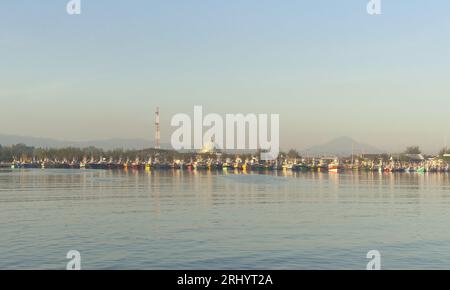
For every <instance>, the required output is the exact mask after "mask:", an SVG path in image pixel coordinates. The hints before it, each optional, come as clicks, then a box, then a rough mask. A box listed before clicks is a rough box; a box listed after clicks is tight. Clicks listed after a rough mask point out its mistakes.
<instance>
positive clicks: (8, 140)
mask: <svg viewBox="0 0 450 290" xmlns="http://www.w3.org/2000/svg"><path fill="white" fill-rule="evenodd" d="M20 143H22V144H25V145H28V146H34V147H41V148H63V147H78V148H85V147H89V146H94V147H97V148H101V149H104V150H111V149H146V148H151V147H154V142H153V141H150V140H146V139H139V138H135V139H122V138H111V139H105V140H92V141H62V140H56V139H51V138H38V137H29V136H16V135H6V134H0V145H3V146H7V145H14V144H20ZM161 147H162V148H168V146H167V145H166V144H162V145H161Z"/></svg>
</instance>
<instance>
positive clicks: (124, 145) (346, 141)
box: [0, 134, 386, 156]
mask: <svg viewBox="0 0 450 290" xmlns="http://www.w3.org/2000/svg"><path fill="white" fill-rule="evenodd" d="M14 144H25V145H28V146H34V147H41V148H64V147H77V148H85V147H89V146H94V147H97V148H101V149H104V150H111V149H146V148H152V147H154V142H153V141H151V140H147V139H140V138H134V139H124V138H111V139H104V140H92V141H66V140H57V139H51V138H39V137H30V136H17V135H7V134H0V145H3V146H8V145H14ZM170 147H171V146H170V145H169V144H165V143H163V144H161V148H163V149H169V148H170ZM352 149H353V153H354V154H361V153H374V154H377V153H385V152H386V151H384V150H381V149H379V148H376V147H373V146H371V145H367V144H364V143H359V142H357V141H355V140H353V139H352V138H349V137H339V138H336V139H333V140H331V141H329V142H327V143H325V144H320V145H316V146H313V147H310V148H308V149H306V150H302V151H300V153H301V154H303V155H337V156H349V155H351V154H352Z"/></svg>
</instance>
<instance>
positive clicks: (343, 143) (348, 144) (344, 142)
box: [302, 137, 385, 156]
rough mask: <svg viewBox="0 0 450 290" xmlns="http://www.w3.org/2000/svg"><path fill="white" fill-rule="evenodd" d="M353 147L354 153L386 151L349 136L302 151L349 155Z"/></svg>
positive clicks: (310, 153)
mask: <svg viewBox="0 0 450 290" xmlns="http://www.w3.org/2000/svg"><path fill="white" fill-rule="evenodd" d="M352 148H353V153H354V154H362V153H365V154H380V153H385V151H383V150H380V149H378V148H376V147H373V146H371V145H367V144H363V143H359V142H356V141H355V140H353V139H352V138H349V137H339V138H336V139H333V140H331V141H330V142H328V143H325V144H321V145H316V146H313V147H311V148H309V149H307V150H304V151H302V153H303V154H307V155H337V156H349V155H351V154H352Z"/></svg>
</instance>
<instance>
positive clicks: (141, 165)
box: [10, 157, 450, 173]
mask: <svg viewBox="0 0 450 290" xmlns="http://www.w3.org/2000/svg"><path fill="white" fill-rule="evenodd" d="M10 166H11V168H43V169H45V168H54V169H109V170H127V169H132V170H152V169H153V170H169V169H177V170H184V169H189V170H242V171H275V170H291V171H305V172H306V171H316V172H329V173H339V172H343V171H370V172H380V173H383V172H405V173H411V172H418V173H424V172H450V166H449V164H435V163H432V162H427V161H424V162H419V163H409V162H383V161H380V162H378V163H375V162H359V161H358V160H356V161H353V160H352V161H351V162H349V161H344V162H342V161H340V160H339V159H337V158H320V159H314V158H313V159H310V160H305V159H301V160H297V159H292V160H289V159H285V160H274V161H260V160H258V159H257V158H251V159H245V160H242V159H241V158H239V157H237V158H235V159H230V158H226V159H225V160H221V159H202V158H198V159H196V160H195V161H194V160H189V161H184V160H174V161H170V162H169V161H165V160H164V161H161V160H159V159H158V158H149V159H148V160H147V161H141V160H140V159H139V158H136V159H135V160H134V161H130V160H125V161H123V160H121V159H118V160H114V159H113V158H109V159H105V158H100V159H98V160H95V159H94V158H91V159H90V160H89V161H88V160H86V159H84V160H82V161H77V160H72V161H70V162H69V161H67V160H62V161H59V160H48V159H46V160H41V161H36V160H33V161H15V160H14V161H13V162H12V163H11V165H10Z"/></svg>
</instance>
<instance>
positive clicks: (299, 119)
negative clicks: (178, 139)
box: [0, 0, 450, 149]
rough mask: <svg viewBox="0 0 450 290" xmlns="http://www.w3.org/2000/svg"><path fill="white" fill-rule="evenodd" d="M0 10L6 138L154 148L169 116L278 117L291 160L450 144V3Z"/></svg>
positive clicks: (3, 5) (166, 2) (24, 6)
mask: <svg viewBox="0 0 450 290" xmlns="http://www.w3.org/2000/svg"><path fill="white" fill-rule="evenodd" d="M67 2H68V0H51V1H36V0H28V1H26V0H9V1H7V0H3V1H1V2H0V101H1V104H0V133H5V134H16V135H31V136H37V137H52V138H58V139H69V140H89V139H99V138H100V139H102V138H110V137H124V138H129V137H138V138H147V139H151V138H153V135H154V128H153V111H154V109H155V107H156V106H160V108H161V119H162V129H163V132H162V136H163V139H166V140H167V139H168V138H169V136H170V133H171V132H172V129H171V128H170V126H169V125H170V124H169V122H170V118H171V117H172V115H173V114H175V113H179V112H185V113H189V114H192V111H193V106H194V105H203V106H204V109H205V110H206V111H207V112H214V113H221V114H225V113H239V112H242V113H249V112H253V113H279V114H280V122H281V146H282V148H287V147H295V148H298V149H302V148H304V147H308V146H310V145H313V144H316V143H321V142H324V141H328V140H329V139H331V138H334V137H337V136H342V135H345V136H351V137H353V138H355V139H357V140H359V141H361V142H365V143H370V144H372V145H374V146H379V147H381V148H383V149H384V148H385V149H391V148H403V147H404V146H406V145H409V144H418V145H421V146H423V147H424V148H426V149H437V148H440V147H442V146H443V144H444V140H445V138H446V136H448V138H449V142H450V126H449V124H450V114H449V109H450V78H449V77H450V17H449V12H450V1H448V0H433V1H423V0H422V1H420V0H416V1H414V0H408V1H406V0H404V1H402V0H382V4H383V7H382V12H383V15H381V16H369V15H368V14H367V13H366V4H367V2H368V0H346V1H335V0H327V1H325V0H314V1H313V0H311V1H301V0H283V1H275V0H220V1H219V0H195V1H194V0H158V1H149V0H145V1H144V0H143V1H138V0H133V1H118V0H82V1H81V2H82V14H81V15H79V16H69V15H67V14H66V11H65V5H66V3H67Z"/></svg>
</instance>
